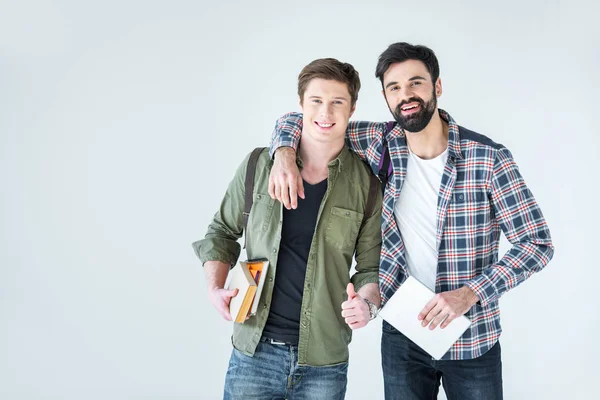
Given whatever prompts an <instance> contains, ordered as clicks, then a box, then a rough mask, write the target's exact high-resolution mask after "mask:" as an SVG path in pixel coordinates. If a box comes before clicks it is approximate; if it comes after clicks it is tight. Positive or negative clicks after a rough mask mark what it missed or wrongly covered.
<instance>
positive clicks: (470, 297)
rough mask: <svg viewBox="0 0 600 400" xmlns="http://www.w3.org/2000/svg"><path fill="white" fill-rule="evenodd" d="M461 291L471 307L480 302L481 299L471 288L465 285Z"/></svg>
mask: <svg viewBox="0 0 600 400" xmlns="http://www.w3.org/2000/svg"><path fill="white" fill-rule="evenodd" d="M461 290H462V291H463V295H464V296H465V298H466V300H467V302H468V303H469V305H470V306H474V305H475V304H476V303H477V302H478V301H479V297H477V294H475V292H474V291H473V289H471V288H470V287H468V286H466V285H465V286H463V287H462V288H461Z"/></svg>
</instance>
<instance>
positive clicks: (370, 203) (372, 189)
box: [362, 174, 379, 225]
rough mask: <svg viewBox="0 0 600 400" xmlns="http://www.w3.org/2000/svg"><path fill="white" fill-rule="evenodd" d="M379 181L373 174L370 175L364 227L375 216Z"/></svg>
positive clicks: (363, 221)
mask: <svg viewBox="0 0 600 400" xmlns="http://www.w3.org/2000/svg"><path fill="white" fill-rule="evenodd" d="M378 183H379V180H378V179H377V177H376V176H375V175H373V174H369V197H368V198H367V205H366V206H365V215H364V217H363V220H362V223H363V225H364V224H365V222H366V221H367V219H368V218H370V217H371V216H372V215H373V210H375V202H376V201H377V184H378Z"/></svg>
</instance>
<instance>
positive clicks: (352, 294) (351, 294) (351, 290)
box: [346, 282, 356, 300]
mask: <svg viewBox="0 0 600 400" xmlns="http://www.w3.org/2000/svg"><path fill="white" fill-rule="evenodd" d="M346 293H348V300H352V299H353V298H355V297H356V292H355V291H354V285H353V284H352V282H350V283H348V286H346Z"/></svg>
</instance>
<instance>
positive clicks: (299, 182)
mask: <svg viewBox="0 0 600 400" xmlns="http://www.w3.org/2000/svg"><path fill="white" fill-rule="evenodd" d="M296 186H297V187H298V196H300V197H301V198H304V182H303V181H302V175H300V174H298V178H297V179H296Z"/></svg>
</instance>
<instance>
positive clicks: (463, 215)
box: [271, 110, 554, 360]
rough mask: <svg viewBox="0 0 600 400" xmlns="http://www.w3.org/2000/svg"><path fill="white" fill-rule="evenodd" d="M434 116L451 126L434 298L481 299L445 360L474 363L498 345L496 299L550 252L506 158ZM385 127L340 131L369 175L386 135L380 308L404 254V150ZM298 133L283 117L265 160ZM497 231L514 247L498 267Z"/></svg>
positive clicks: (398, 132) (398, 281)
mask: <svg viewBox="0 0 600 400" xmlns="http://www.w3.org/2000/svg"><path fill="white" fill-rule="evenodd" d="M439 112H440V116H441V117H442V118H443V119H444V120H445V121H446V122H447V123H448V125H449V133H448V161H447V163H446V166H445V168H444V173H443V176H442V182H441V185H440V191H439V195H438V203H437V233H436V236H437V246H438V269H437V277H436V288H435V290H436V293H440V292H446V291H450V290H454V289H459V288H460V287H462V286H463V285H467V286H468V287H469V288H471V289H472V290H473V292H475V294H477V296H478V298H479V302H478V303H476V304H475V305H474V306H473V307H472V308H471V309H470V310H469V311H468V312H467V314H465V315H466V316H467V317H469V318H470V319H471V321H472V323H471V326H470V328H469V329H467V331H466V332H465V333H464V334H463V336H462V337H461V338H460V339H459V340H458V341H457V342H456V344H454V346H452V348H451V349H450V350H449V351H448V353H446V355H445V356H444V357H443V359H445V360H465V359H472V358H476V357H479V356H480V355H482V354H484V353H485V352H487V351H488V350H489V349H490V348H491V347H492V346H493V345H494V344H495V343H496V342H497V340H498V338H499V337H500V333H501V331H502V328H501V326H500V310H499V307H498V300H499V298H500V296H502V294H504V293H506V292H507V291H508V290H510V289H512V288H514V287H515V286H517V285H519V284H520V283H521V282H523V281H524V280H525V279H527V278H529V277H530V276H531V275H532V274H533V273H534V272H538V271H540V270H541V269H542V268H543V267H544V266H545V265H546V264H548V262H549V261H550V259H551V258H552V255H553V253H554V247H553V245H552V240H551V238H550V231H549V229H548V225H547V224H546V221H545V220H544V217H543V215H542V212H541V210H540V208H539V206H538V205H537V203H536V201H535V199H534V197H533V194H532V193H531V191H530V190H529V189H528V188H527V185H526V184H525V181H524V179H523V177H522V176H521V174H520V173H519V169H518V167H517V164H516V163H515V161H514V160H513V157H512V154H511V153H510V151H509V150H508V149H507V148H506V147H504V146H503V145H501V144H497V143H495V142H493V141H492V140H490V139H489V138H487V137H485V136H483V135H480V134H478V133H475V132H473V131H470V130H468V129H466V128H463V127H461V126H458V125H457V124H456V122H455V121H454V120H453V119H452V117H450V115H449V114H448V113H446V112H445V111H443V110H439ZM386 125H387V124H386V123H385V122H384V123H375V122H362V121H358V122H350V123H349V125H348V130H347V132H346V141H347V143H348V146H349V147H350V148H351V149H353V151H354V152H356V154H358V155H359V156H360V157H361V158H362V159H363V160H365V161H366V162H367V163H368V164H369V165H370V166H371V169H372V170H373V171H374V172H375V173H377V172H378V168H379V161H380V158H381V156H382V151H383V140H382V139H383V137H384V135H385V138H386V141H387V143H388V147H389V153H390V159H391V163H392V165H393V173H392V176H391V177H390V180H389V181H388V183H387V186H386V188H385V194H384V199H383V214H382V222H381V232H382V236H383V245H382V248H381V260H380V268H379V289H380V292H381V297H382V299H381V300H382V304H385V302H386V301H387V300H388V299H389V298H390V297H391V296H392V295H393V294H394V292H395V291H396V290H397V289H398V287H400V285H402V283H403V282H404V280H405V279H406V277H407V274H408V268H407V265H406V257H405V247H404V243H403V242H402V236H401V235H400V231H399V230H398V225H397V224H396V219H395V218H394V206H395V204H396V201H397V200H398V198H399V196H400V195H401V190H402V184H403V183H404V178H405V177H406V165H407V160H408V146H407V144H406V136H405V135H404V132H403V130H402V129H401V128H400V127H399V126H398V125H396V126H395V127H394V129H392V130H391V131H389V132H386ZM301 131H302V114H298V113H290V114H286V115H284V116H283V117H282V118H281V119H279V120H278V122H277V125H276V127H275V131H274V132H273V140H272V142H271V155H273V154H274V152H275V150H276V149H277V148H278V147H281V146H289V147H293V148H297V146H298V142H299V139H300V133H301ZM501 229H502V231H503V232H504V234H505V236H506V238H507V239H508V241H509V242H510V243H511V244H512V248H511V249H510V250H509V251H508V252H507V253H506V254H505V255H504V256H503V257H502V259H500V260H498V247H499V242H500V230H501ZM415 318H416V316H415Z"/></svg>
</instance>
